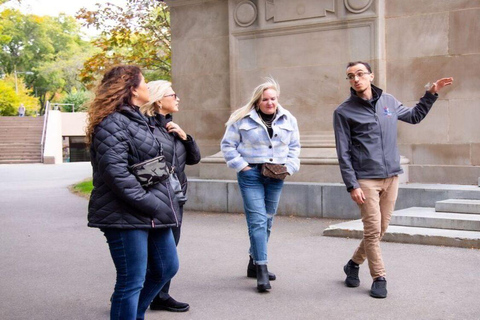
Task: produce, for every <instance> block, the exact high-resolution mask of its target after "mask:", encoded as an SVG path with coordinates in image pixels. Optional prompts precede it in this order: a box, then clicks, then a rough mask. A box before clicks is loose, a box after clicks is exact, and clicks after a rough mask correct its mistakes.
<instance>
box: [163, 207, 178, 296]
mask: <svg viewBox="0 0 480 320" xmlns="http://www.w3.org/2000/svg"><path fill="white" fill-rule="evenodd" d="M180 217H183V206H180ZM180 228H181V227H175V228H172V233H173V239H174V240H175V246H178V242H180ZM171 283H172V281H168V282H167V283H165V285H164V286H163V288H162V290H160V292H159V293H158V298H159V299H161V300H167V299H168V298H170V295H169V294H168V291H169V290H170V284H171Z"/></svg>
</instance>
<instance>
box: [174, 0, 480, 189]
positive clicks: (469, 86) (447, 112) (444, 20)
mask: <svg viewBox="0 0 480 320" xmlns="http://www.w3.org/2000/svg"><path fill="white" fill-rule="evenodd" d="M167 3H168V4H169V5H170V7H171V12H172V15H171V20H172V38H173V40H172V46H173V58H172V65H173V83H174V88H175V90H176V91H177V93H178V94H179V95H180V98H181V106H180V107H181V110H182V111H181V112H179V113H178V115H176V120H177V121H178V122H179V123H180V124H181V125H183V126H184V127H185V129H186V131H188V132H189V133H192V134H193V136H194V137H195V138H196V140H197V141H198V142H199V144H200V147H201V151H202V156H203V157H205V158H207V157H208V156H211V155H214V154H215V153H217V152H218V151H219V142H220V139H221V137H222V135H223V133H224V126H223V124H224V123H225V121H226V120H227V119H228V116H229V114H230V113H231V111H233V110H235V109H237V108H238V107H240V106H241V105H243V104H244V103H245V102H246V101H247V100H248V98H249V95H250V94H251V92H252V90H253V88H254V87H256V86H257V85H258V84H259V83H261V82H262V80H263V78H265V77H266V76H273V77H274V78H276V79H277V80H278V81H279V82H280V84H281V88H282V92H281V96H280V103H281V104H282V105H283V106H284V107H286V108H287V109H289V110H290V111H292V113H293V114H294V115H295V116H296V117H297V119H298V121H299V127H300V132H301V136H302V145H303V146H304V148H303V149H302V157H303V158H302V163H304V164H305V166H304V167H303V170H302V174H301V175H300V174H299V175H297V177H295V178H294V179H297V181H320V182H340V181H339V173H338V167H337V166H336V165H335V164H334V163H332V161H334V160H333V159H334V158H335V157H334V156H333V158H332V151H333V152H334V143H333V140H332V137H333V136H332V130H333V128H332V112H333V110H334V109H335V107H336V106H337V105H338V104H339V103H341V102H342V101H343V100H344V99H345V98H346V97H347V95H348V89H349V84H348V82H347V81H346V80H345V65H346V63H347V62H348V61H354V60H366V61H369V62H370V63H371V64H372V66H373V68H374V72H375V83H376V85H378V86H380V87H382V88H385V89H386V91H388V92H389V93H392V94H393V95H395V96H396V97H397V98H398V99H399V100H400V101H402V102H403V103H404V104H405V105H408V106H413V105H414V104H415V103H416V102H417V100H418V98H419V97H420V96H421V95H422V94H423V92H424V85H425V84H426V83H427V82H431V81H434V80H436V79H438V78H440V77H444V76H453V77H454V78H455V83H454V85H453V86H451V87H449V88H447V89H446V90H445V92H444V93H441V95H440V98H439V100H438V102H437V103H436V104H435V107H434V110H432V113H431V114H430V115H429V116H428V117H427V118H426V119H425V121H423V122H422V123H421V124H420V125H417V126H411V125H407V124H400V125H399V143H400V148H401V153H402V155H404V156H405V157H407V158H408V159H409V160H410V166H409V170H408V171H409V173H410V174H409V177H408V176H407V177H406V178H409V180H410V181H411V182H433V183H459V184H476V183H477V179H478V177H479V176H480V167H479V162H480V160H479V159H480V158H479V155H480V135H479V134H478V133H479V132H478V131H479V130H480V126H478V125H477V119H479V113H480V111H479V110H480V108H476V107H475V106H476V105H475V103H474V100H478V96H479V95H480V92H479V90H478V89H477V88H478V87H479V84H480V83H479V82H480V77H478V76H477V73H478V71H477V70H478V68H475V66H476V65H477V64H478V62H480V59H479V51H480V37H479V36H478V34H479V32H480V22H479V21H480V19H478V18H479V17H480V1H472V0H470V1H467V0H463V1H462V0H450V1H447V0H421V1H418V0H385V1H381V0H298V1H289V0H174V1H167ZM477 104H478V103H477ZM212 159H213V160H212ZM319 159H320V161H319ZM210 160H211V161H210V162H209V161H208V159H207V161H204V164H203V167H202V165H200V166H195V167H193V168H189V170H190V171H189V174H191V175H192V174H193V175H197V176H200V177H202V172H203V175H205V176H204V178H209V177H210V178H222V177H223V178H231V177H232V176H231V175H230V177H227V173H225V174H223V172H224V171H225V172H227V171H228V170H225V165H224V164H223V163H221V157H218V154H217V156H216V157H213V158H210ZM215 165H217V166H215ZM318 165H321V166H323V167H322V168H321V169H320V168H319V167H318ZM202 168H203V171H202ZM307 171H308V172H307ZM212 172H215V174H211V176H209V173H212ZM318 172H322V174H321V175H319V174H316V173H318ZM323 172H325V173H323ZM322 177H323V178H324V179H323V180H322ZM310 178H311V179H314V180H311V179H310ZM298 179H300V180H298ZM309 179H310V180H309ZM405 180H407V179H404V181H405Z"/></svg>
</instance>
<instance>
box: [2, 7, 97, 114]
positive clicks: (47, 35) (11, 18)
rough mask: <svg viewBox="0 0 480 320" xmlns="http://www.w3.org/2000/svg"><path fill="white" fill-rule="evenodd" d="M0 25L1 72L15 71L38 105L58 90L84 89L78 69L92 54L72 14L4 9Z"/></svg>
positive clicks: (49, 98) (50, 97)
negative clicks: (54, 14) (57, 14)
mask: <svg viewBox="0 0 480 320" xmlns="http://www.w3.org/2000/svg"><path fill="white" fill-rule="evenodd" d="M0 29H1V30H2V37H0V41H1V44H2V46H1V47H0V73H2V74H13V73H15V71H17V72H18V74H19V75H21V77H22V78H23V79H25V82H26V85H27V87H29V88H31V89H32V92H33V93H34V94H35V95H36V96H37V97H39V101H40V106H41V108H42V107H43V106H44V105H45V102H46V101H47V100H51V99H52V98H53V97H54V96H55V94H57V93H58V92H67V93H68V92H69V91H70V90H71V89H72V88H74V87H75V88H76V89H78V90H82V89H84V86H83V84H82V83H81V82H79V81H78V69H79V68H80V67H81V66H82V65H83V62H84V61H85V60H86V59H87V58H88V56H91V55H92V51H91V50H92V49H91V48H92V47H91V45H90V44H89V42H87V41H85V40H83V39H82V38H81V31H80V25H79V23H78V22H77V21H76V20H75V18H74V17H70V16H67V15H64V14H60V15H59V16H57V17H50V16H43V17H40V16H36V15H30V14H22V13H21V12H20V11H18V10H14V9H5V10H3V11H2V12H0ZM26 72H28V73H31V72H33V75H26ZM40 111H41V112H42V110H40Z"/></svg>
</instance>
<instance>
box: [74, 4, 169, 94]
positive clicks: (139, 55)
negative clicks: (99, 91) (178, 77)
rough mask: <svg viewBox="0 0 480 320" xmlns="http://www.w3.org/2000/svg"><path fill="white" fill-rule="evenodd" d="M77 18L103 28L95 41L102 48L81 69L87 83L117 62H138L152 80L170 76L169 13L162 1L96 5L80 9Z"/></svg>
mask: <svg viewBox="0 0 480 320" xmlns="http://www.w3.org/2000/svg"><path fill="white" fill-rule="evenodd" d="M77 19H80V20H81V21H83V22H82V23H83V25H84V26H86V27H91V28H95V29H96V30H98V31H100V35H99V36H98V38H97V39H95V40H94V41H93V44H94V45H95V46H96V47H97V48H99V49H100V50H101V51H100V52H99V53H97V54H95V55H94V56H92V57H91V58H90V59H88V60H87V61H86V62H85V64H84V67H83V70H82V72H81V79H82V81H84V82H85V83H88V84H89V85H92V84H93V83H94V82H95V80H96V79H97V77H98V76H99V75H100V74H102V73H103V71H104V70H105V69H108V68H110V67H111V66H113V65H116V64H135V65H138V66H139V67H141V68H142V69H143V70H144V72H145V76H146V77H147V78H150V79H170V77H171V72H170V70H171V44H170V41H171V35H170V12H169V9H168V7H167V5H166V4H165V3H164V2H163V1H158V0H128V1H127V4H126V6H125V8H122V7H120V6H117V5H115V4H112V3H106V4H103V5H101V4H97V10H87V9H85V8H83V9H81V10H80V11H79V13H78V14H77Z"/></svg>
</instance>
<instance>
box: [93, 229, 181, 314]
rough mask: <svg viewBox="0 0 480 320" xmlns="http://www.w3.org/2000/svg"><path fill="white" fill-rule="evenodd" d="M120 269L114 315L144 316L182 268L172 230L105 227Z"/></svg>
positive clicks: (112, 309) (112, 311)
mask: <svg viewBox="0 0 480 320" xmlns="http://www.w3.org/2000/svg"><path fill="white" fill-rule="evenodd" d="M102 231H103V233H104V234H105V237H106V238H107V243H108V246H109V248H110V254H111V256H112V259H113V263H114V264H115V268H116V270H117V282H116V284H115V291H114V293H113V295H112V306H111V310H110V319H125V320H133V319H144V316H145V311H146V310H147V308H148V306H149V304H150V302H151V301H152V300H153V298H154V297H155V296H156V295H157V294H158V292H159V291H160V289H161V288H162V287H163V286H164V285H165V283H167V282H168V281H169V280H170V279H172V278H173V276H174V275H175V274H176V273H177V271H178V256H177V248H176V246H175V241H174V239H173V234H172V230H171V229H170V228H165V229H128V230H125V229H113V228H105V229H102Z"/></svg>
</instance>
